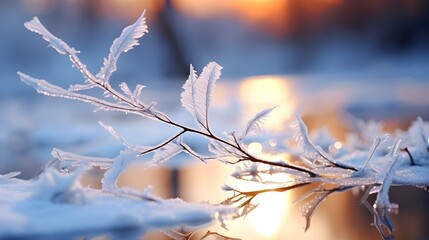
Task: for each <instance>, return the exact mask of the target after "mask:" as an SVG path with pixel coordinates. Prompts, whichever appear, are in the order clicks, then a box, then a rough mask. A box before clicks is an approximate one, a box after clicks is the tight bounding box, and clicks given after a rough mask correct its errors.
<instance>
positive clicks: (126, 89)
mask: <svg viewBox="0 0 429 240" xmlns="http://www.w3.org/2000/svg"><path fill="white" fill-rule="evenodd" d="M119 87H120V88H121V90H122V92H124V93H125V94H126V95H127V96H128V97H131V96H133V93H132V92H131V90H130V88H129V87H128V84H127V83H126V82H122V83H120V84H119Z"/></svg>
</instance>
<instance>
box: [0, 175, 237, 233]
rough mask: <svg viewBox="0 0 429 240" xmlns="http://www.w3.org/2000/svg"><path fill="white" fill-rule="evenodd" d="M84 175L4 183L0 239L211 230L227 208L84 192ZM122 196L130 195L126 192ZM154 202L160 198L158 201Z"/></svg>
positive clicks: (1, 181) (0, 187)
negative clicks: (122, 231)
mask: <svg viewBox="0 0 429 240" xmlns="http://www.w3.org/2000/svg"><path fill="white" fill-rule="evenodd" d="M82 173H83V169H81V170H80V171H75V172H73V173H71V174H70V173H67V174H66V173H61V172H58V171H57V170H54V169H50V168H48V169H46V170H45V171H44V172H43V173H42V174H41V175H39V176H38V178H37V179H34V180H19V179H16V178H8V179H3V178H2V179H0V191H1V194H0V210H1V213H2V214H1V215H0V238H1V239H6V238H25V237H28V238H32V237H50V236H56V235H57V236H61V235H62V236H67V234H71V233H74V234H76V236H80V237H83V236H85V235H86V234H85V233H88V234H89V235H90V234H91V233H96V232H97V231H111V230H114V229H129V230H130V229H139V230H140V231H141V234H143V233H144V231H145V230H146V229H159V230H162V229H170V228H174V227H178V226H182V225H185V226H186V225H187V226H192V227H197V226H200V227H201V226H203V225H207V224H210V223H211V222H212V221H213V220H215V217H216V216H217V215H218V214H221V215H225V214H229V213H231V209H229V208H226V207H213V206H210V205H207V204H195V203H194V204H191V203H185V202H183V201H182V200H179V199H170V200H159V201H158V200H157V201H148V200H144V199H138V198H136V197H129V196H128V197H125V196H120V195H118V194H119V193H120V191H121V190H119V191H118V192H117V193H116V194H115V193H107V192H103V191H102V190H96V189H91V188H86V187H82V186H80V185H79V182H78V180H79V178H80V177H81V174H82ZM123 193H126V191H124V192H123ZM154 199H156V198H154Z"/></svg>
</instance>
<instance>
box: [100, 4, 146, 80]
mask: <svg viewBox="0 0 429 240" xmlns="http://www.w3.org/2000/svg"><path fill="white" fill-rule="evenodd" d="M144 14H145V12H143V13H142V14H141V15H140V17H139V18H138V19H137V21H136V22H135V23H134V24H132V25H130V26H128V27H126V28H124V30H123V31H122V33H121V35H120V36H119V37H118V38H116V39H115V40H114V41H113V44H112V46H111V47H110V53H109V56H108V57H107V59H104V63H103V67H102V68H101V69H100V72H98V73H97V75H96V77H97V78H99V79H102V80H103V82H108V81H109V78H110V76H111V75H112V73H113V72H115V71H116V62H117V61H118V59H119V56H120V55H121V54H122V53H123V52H127V51H129V50H131V49H133V47H134V46H136V45H139V42H138V39H139V38H141V37H142V36H143V35H144V34H145V33H146V32H147V25H146V21H145V17H144Z"/></svg>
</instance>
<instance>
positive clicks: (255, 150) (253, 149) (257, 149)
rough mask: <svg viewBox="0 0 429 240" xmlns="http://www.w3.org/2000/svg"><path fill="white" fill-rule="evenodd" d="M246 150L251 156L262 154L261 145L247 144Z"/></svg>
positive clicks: (256, 143) (255, 143)
mask: <svg viewBox="0 0 429 240" xmlns="http://www.w3.org/2000/svg"><path fill="white" fill-rule="evenodd" d="M248 150H249V152H250V153H251V154H253V155H259V154H260V153H261V152H262V144H260V143H258V142H252V143H250V144H249V146H248Z"/></svg>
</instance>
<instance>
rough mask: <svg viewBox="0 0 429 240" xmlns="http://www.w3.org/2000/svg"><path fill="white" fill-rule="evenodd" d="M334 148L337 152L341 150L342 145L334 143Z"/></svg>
mask: <svg viewBox="0 0 429 240" xmlns="http://www.w3.org/2000/svg"><path fill="white" fill-rule="evenodd" d="M334 147H335V148H336V149H337V150H339V149H340V148H342V147H343V144H342V143H341V142H335V143H334Z"/></svg>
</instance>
